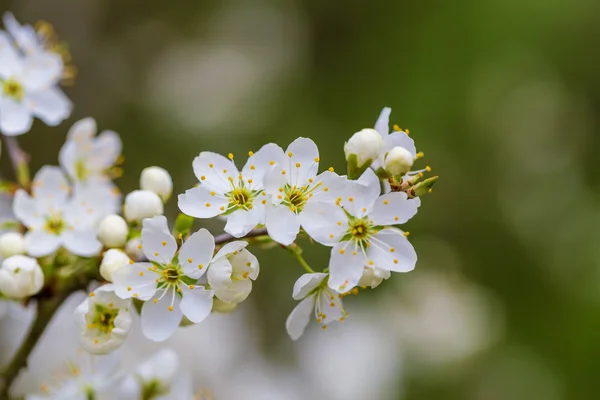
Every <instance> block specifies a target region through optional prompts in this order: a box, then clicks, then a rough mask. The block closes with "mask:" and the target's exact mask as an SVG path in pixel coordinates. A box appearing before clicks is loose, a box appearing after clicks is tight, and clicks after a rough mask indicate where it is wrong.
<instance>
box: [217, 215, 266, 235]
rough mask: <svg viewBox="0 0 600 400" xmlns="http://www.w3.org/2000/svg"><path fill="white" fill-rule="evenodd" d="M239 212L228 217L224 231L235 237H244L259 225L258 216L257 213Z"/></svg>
mask: <svg viewBox="0 0 600 400" xmlns="http://www.w3.org/2000/svg"><path fill="white" fill-rule="evenodd" d="M252 211H253V210H251V211H244V210H237V211H234V212H233V213H231V214H229V215H228V216H227V224H226V225H225V228H224V231H225V232H227V233H229V234H230V235H231V236H233V237H237V238H240V237H243V236H246V235H247V234H248V232H250V231H251V230H252V229H254V228H256V225H258V223H259V221H258V218H257V217H258V215H257V214H256V213H255V212H252Z"/></svg>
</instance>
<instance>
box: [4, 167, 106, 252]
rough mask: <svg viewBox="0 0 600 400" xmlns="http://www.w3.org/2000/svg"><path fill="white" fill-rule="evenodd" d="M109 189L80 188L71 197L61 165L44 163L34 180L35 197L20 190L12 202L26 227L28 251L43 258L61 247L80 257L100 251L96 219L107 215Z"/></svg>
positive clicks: (100, 245)
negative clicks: (104, 190) (46, 164)
mask: <svg viewBox="0 0 600 400" xmlns="http://www.w3.org/2000/svg"><path fill="white" fill-rule="evenodd" d="M107 195H108V194H107V193H106V192H101V193H97V192H96V191H94V190H80V191H77V192H76V193H75V194H74V195H73V196H69V185H68V184H67V180H66V179H65V176H64V175H63V173H62V172H61V171H60V168H58V167H50V166H45V167H43V168H42V169H40V171H39V172H38V173H37V174H36V176H35V179H34V181H33V196H30V195H29V194H28V193H27V192H25V191H24V190H22V189H21V190H18V191H17V193H16V194H15V199H14V202H13V211H14V213H15V215H16V217H17V218H18V219H19V220H20V221H21V222H22V223H23V224H24V225H25V226H26V227H27V228H29V231H28V232H27V233H26V234H25V247H26V248H27V253H28V254H29V255H31V256H34V257H42V256H46V255H49V254H52V253H54V252H55V251H56V250H58V248H59V247H60V246H64V247H65V248H66V249H67V250H68V251H70V252H71V253H73V254H76V255H78V256H83V257H89V256H93V255H96V254H98V253H99V251H100V249H101V248H102V244H101V243H100V242H99V241H98V239H97V237H96V229H95V226H96V224H97V222H98V221H99V220H100V219H101V218H102V217H104V216H105V215H107V212H106V211H107V210H106V209H105V208H106V207H107V204H108V203H109V201H107V200H106V196H107Z"/></svg>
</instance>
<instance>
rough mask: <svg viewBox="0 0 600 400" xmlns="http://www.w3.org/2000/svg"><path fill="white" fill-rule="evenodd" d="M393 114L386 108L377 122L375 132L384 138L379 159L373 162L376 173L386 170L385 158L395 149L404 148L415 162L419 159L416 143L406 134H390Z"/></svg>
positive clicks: (401, 132) (399, 132)
mask: <svg viewBox="0 0 600 400" xmlns="http://www.w3.org/2000/svg"><path fill="white" fill-rule="evenodd" d="M391 112H392V109H391V108H389V107H385V108H384V109H383V110H381V114H380V115H379V118H377V121H376V122H375V130H376V131H377V132H379V134H380V135H381V138H382V143H381V150H380V152H379V157H378V158H377V160H375V161H374V162H373V164H371V168H373V169H374V170H375V171H377V170H378V169H379V168H384V166H385V156H386V154H388V152H390V151H391V150H392V149H393V148H394V147H402V148H404V149H406V151H408V152H409V153H410V154H411V155H412V157H413V160H414V159H415V158H417V150H416V147H415V142H414V141H413V140H412V138H411V137H410V136H408V134H407V133H406V132H404V131H395V130H394V131H392V132H391V133H390V128H389V119H390V114H391Z"/></svg>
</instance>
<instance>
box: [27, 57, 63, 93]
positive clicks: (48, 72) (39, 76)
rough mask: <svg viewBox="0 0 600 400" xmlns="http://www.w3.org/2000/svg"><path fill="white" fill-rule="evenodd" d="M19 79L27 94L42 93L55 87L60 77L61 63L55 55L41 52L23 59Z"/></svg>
mask: <svg viewBox="0 0 600 400" xmlns="http://www.w3.org/2000/svg"><path fill="white" fill-rule="evenodd" d="M23 60H24V63H23V69H22V70H21V72H20V74H19V78H20V79H21V80H22V82H23V86H25V88H27V91H28V92H36V91H43V90H45V89H48V88H49V87H51V86H53V85H55V84H56V83H57V81H58V79H59V78H60V76H61V75H62V70H63V62H62V60H61V58H60V56H59V55H58V54H57V53H54V52H49V51H43V52H37V53H34V54H29V55H27V56H26V57H24V59H23Z"/></svg>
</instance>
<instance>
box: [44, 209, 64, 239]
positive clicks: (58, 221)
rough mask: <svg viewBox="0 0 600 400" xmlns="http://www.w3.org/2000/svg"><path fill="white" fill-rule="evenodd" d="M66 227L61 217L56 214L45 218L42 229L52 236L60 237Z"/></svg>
mask: <svg viewBox="0 0 600 400" xmlns="http://www.w3.org/2000/svg"><path fill="white" fill-rule="evenodd" d="M66 227H67V224H66V223H65V220H64V219H62V215H60V214H57V215H53V216H51V217H48V218H46V225H45V226H44V229H46V231H48V232H49V233H51V234H53V235H60V234H61V233H62V232H63V231H64V230H65V228H66Z"/></svg>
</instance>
